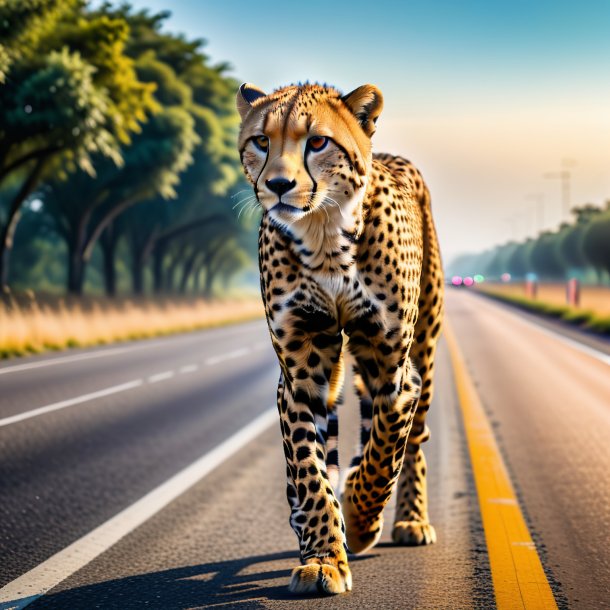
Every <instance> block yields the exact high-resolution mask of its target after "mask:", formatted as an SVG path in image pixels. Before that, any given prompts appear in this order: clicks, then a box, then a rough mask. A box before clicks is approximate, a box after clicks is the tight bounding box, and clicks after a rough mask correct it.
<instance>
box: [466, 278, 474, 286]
mask: <svg viewBox="0 0 610 610" xmlns="http://www.w3.org/2000/svg"><path fill="white" fill-rule="evenodd" d="M473 284H474V280H473V279H472V278H471V277H465V278H464V286H472V285H473Z"/></svg>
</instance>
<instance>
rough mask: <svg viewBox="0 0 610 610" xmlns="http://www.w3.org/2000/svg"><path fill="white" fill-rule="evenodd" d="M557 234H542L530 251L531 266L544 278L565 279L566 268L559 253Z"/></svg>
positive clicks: (547, 232)
mask: <svg viewBox="0 0 610 610" xmlns="http://www.w3.org/2000/svg"><path fill="white" fill-rule="evenodd" d="M557 239H558V236H557V233H553V232H551V231H546V232H543V233H541V234H540V236H539V237H538V239H537V240H536V241H535V242H534V244H533V246H532V249H531V251H530V264H531V267H532V268H533V270H534V271H535V272H536V273H537V274H538V275H539V276H540V277H542V278H548V279H553V280H559V279H564V277H565V272H566V267H565V265H564V263H563V261H562V260H561V258H560V257H559V256H558V253H557Z"/></svg>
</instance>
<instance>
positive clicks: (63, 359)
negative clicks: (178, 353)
mask: <svg viewBox="0 0 610 610" xmlns="http://www.w3.org/2000/svg"><path fill="white" fill-rule="evenodd" d="M258 323H259V320H255V321H251V322H244V323H241V324H240V325H239V328H232V329H231V330H227V328H226V327H221V328H209V329H204V330H203V331H196V332H205V333H206V336H205V337H199V336H197V337H192V336H190V333H189V334H186V335H185V334H182V335H174V336H172V337H164V338H163V339H157V340H151V339H148V340H144V341H143V342H142V343H140V344H138V345H126V346H124V347H113V348H101V349H100V350H99V351H95V352H87V353H84V354H72V355H70V356H58V357H57V358H48V359H45V360H39V361H37V362H25V363H23V364H15V365H13V366H5V367H2V368H0V375H6V374H8V373H18V372H20V371H29V370H31V369H38V368H43V367H46V366H55V365H57V364H64V363H67V362H76V361H79V362H80V361H81V360H91V359H92V358H104V357H106V356H114V355H116V354H123V353H126V352H131V351H134V350H138V349H148V348H151V347H157V346H159V345H161V346H163V345H167V343H168V342H170V341H172V340H173V341H175V340H186V341H187V342H189V343H191V342H193V341H200V340H202V339H204V338H206V339H207V338H209V336H210V335H209V334H208V332H209V333H212V332H213V331H217V332H213V334H212V336H214V335H217V334H219V333H223V334H224V336H226V337H230V336H232V335H237V334H242V333H243V332H244V328H243V327H244V326H249V325H254V324H258ZM246 330H247V329H246ZM0 610H1V609H0Z"/></svg>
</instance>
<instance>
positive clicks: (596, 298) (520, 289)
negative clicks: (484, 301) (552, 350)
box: [477, 282, 610, 316]
mask: <svg viewBox="0 0 610 610" xmlns="http://www.w3.org/2000/svg"><path fill="white" fill-rule="evenodd" d="M477 290H482V291H483V292H493V293H494V294H496V295H498V296H507V297H526V294H525V283H524V282H515V283H510V284H496V283H494V284H481V285H480V286H478V287H477ZM536 301H540V302H541V303H548V304H549V305H567V302H566V288H565V284H551V283H549V284H547V283H544V284H542V283H541V284H539V285H538V296H537V298H536ZM573 309H575V311H579V310H584V311H592V312H595V313H596V314H599V315H602V316H608V315H610V287H607V286H582V287H581V291H580V305H579V307H578V308H577V309H576V308H573Z"/></svg>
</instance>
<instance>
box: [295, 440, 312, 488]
mask: <svg viewBox="0 0 610 610" xmlns="http://www.w3.org/2000/svg"><path fill="white" fill-rule="evenodd" d="M310 455H311V450H310V449H309V447H299V448H298V449H297V460H299V461H300V460H306V459H307V458H308V457H309V456H310ZM299 487H300V485H299ZM300 495H301V494H300V493H299V496H300Z"/></svg>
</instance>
